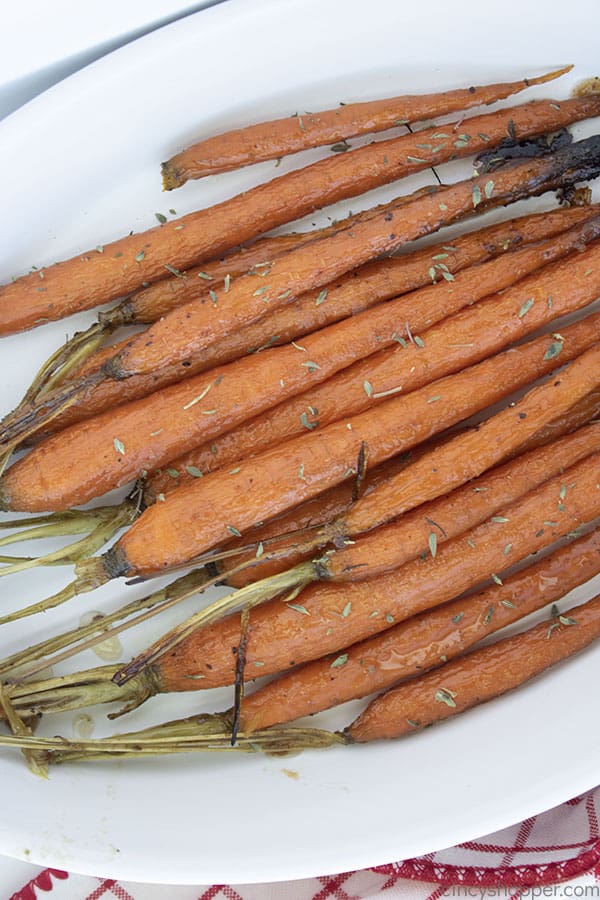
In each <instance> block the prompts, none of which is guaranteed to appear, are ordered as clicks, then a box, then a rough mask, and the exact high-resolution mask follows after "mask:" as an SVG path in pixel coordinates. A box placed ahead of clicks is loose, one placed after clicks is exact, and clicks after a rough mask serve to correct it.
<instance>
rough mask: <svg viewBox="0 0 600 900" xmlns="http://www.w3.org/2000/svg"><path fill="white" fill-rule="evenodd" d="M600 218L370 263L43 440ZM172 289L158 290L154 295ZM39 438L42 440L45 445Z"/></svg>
mask: <svg viewBox="0 0 600 900" xmlns="http://www.w3.org/2000/svg"><path fill="white" fill-rule="evenodd" d="M597 213H598V206H589V207H567V208H564V209H557V210H551V211H549V212H545V213H537V214H535V215H531V216H524V217H522V218H520V219H515V220H509V221H508V222H501V223H499V224H498V225H492V226H489V227H487V228H484V229H481V230H480V231H475V232H472V233H469V234H464V235H461V236H460V237H457V238H456V239H454V240H453V242H452V245H451V246H450V245H448V244H444V243H440V244H436V245H434V246H432V247H427V248H424V249H422V250H418V251H415V252H413V253H411V254H406V255H403V256H401V257H396V258H394V259H390V260H379V261H377V262H373V263H367V264H366V265H365V266H362V267H361V268H360V269H357V270H355V271H354V272H351V273H349V274H348V275H345V276H343V277H342V278H341V279H339V280H338V281H336V282H335V283H333V284H331V285H328V287H327V289H326V290H327V293H326V295H324V291H323V290H318V291H311V292H309V293H307V294H303V295H302V296H300V297H299V298H298V300H297V301H296V302H295V303H292V304H289V305H287V306H284V307H282V308H281V309H279V310H276V311H275V312H274V313H273V314H272V315H271V316H268V317H266V318H264V319H260V320H259V321H258V322H256V323H255V324H254V325H250V326H248V327H247V328H244V329H241V330H240V331H235V332H232V333H231V334H230V335H228V336H227V337H226V338H224V339H223V340H221V341H217V342H215V343H214V344H212V345H211V346H210V347H207V348H205V349H204V350H203V351H202V352H201V353H198V354H194V355H193V356H192V357H191V358H190V359H189V360H188V361H187V363H188V365H186V366H185V367H184V368H183V367H182V366H180V365H179V364H176V365H173V366H167V367H166V368H164V369H161V370H159V371H156V372H152V373H150V374H148V375H139V376H133V377H132V378H128V379H126V381H123V382H114V381H104V382H102V383H101V384H99V385H97V386H91V387H89V388H88V389H87V390H86V391H85V392H83V393H82V395H81V398H80V399H79V401H78V402H77V403H73V404H72V405H71V406H68V407H67V408H66V409H65V410H64V411H63V412H62V413H61V414H60V415H59V416H57V417H56V418H55V419H53V420H52V421H51V422H50V423H48V425H47V426H46V428H45V429H44V432H43V435H42V436H44V435H45V436H47V435H48V434H50V433H55V432H56V431H60V430H61V429H62V428H65V427H66V426H67V425H72V424H74V423H75V422H79V421H83V419H87V418H91V416H93V415H96V414H97V413H99V412H103V411H104V410H105V409H110V408H113V407H115V406H117V405H120V404H122V403H126V402H129V401H130V400H137V399H139V398H140V397H145V396H147V395H148V394H150V393H153V392H154V391H157V390H160V389H161V388H162V387H167V386H168V385H170V384H173V383H175V382H177V381H180V380H181V379H182V377H184V376H185V377H190V376H192V375H196V374H199V373H201V372H205V371H207V370H208V369H210V368H212V367H213V366H216V365H223V364H224V363H228V362H232V361H233V360H235V359H239V357H241V356H244V355H246V354H248V353H252V352H255V351H256V350H257V349H259V348H263V349H264V348H265V347H271V346H276V345H281V344H284V343H287V342H288V341H291V340H295V339H296V338H298V337H301V336H303V335H305V334H308V333H310V332H311V331H315V330H316V329H318V328H323V327H325V326H326V325H331V324H333V323H334V322H337V321H339V320H340V319H343V318H346V317H347V316H349V315H357V314H358V313H360V312H362V311H363V310H365V309H367V308H369V307H370V306H372V305H374V304H375V303H377V302H379V301H381V300H388V299H390V298H391V297H394V296H399V295H400V294H404V293H407V292H408V291H412V290H416V289H417V288H419V287H422V286H423V285H425V284H427V283H428V282H429V281H430V280H435V282H436V283H437V284H442V285H443V284H444V283H445V280H450V278H449V276H451V275H453V274H454V275H455V274H456V273H458V272H459V271H461V270H462V269H464V268H466V267H467V266H469V265H473V264H474V263H478V262H481V261H483V260H486V259H489V258H490V257H495V256H498V255H501V254H503V253H505V252H508V251H511V250H513V249H515V248H516V247H519V246H521V245H523V244H525V243H527V244H529V243H535V242H537V241H538V240H545V239H548V238H551V237H554V236H555V235H557V234H559V233H560V232H562V231H565V230H566V229H568V228H569V227H574V226H576V225H577V224H578V223H580V222H584V221H586V220H588V219H591V218H593V217H594V216H595V215H597ZM205 268H208V266H205ZM174 281H176V282H177V284H180V283H181V282H182V280H181V279H174ZM169 283H170V282H159V283H158V285H155V286H153V288H154V289H156V288H158V286H159V285H167V284H169ZM148 290H150V289H148ZM140 295H141V292H140V294H138V295H137V297H136V298H131V300H130V301H128V303H129V305H130V306H131V307H134V308H135V310H136V312H135V317H136V321H144V319H140V318H139V317H140V315H142V316H146V317H147V319H146V320H147V321H155V320H156V318H158V316H157V315H156V313H157V310H158V309H160V308H162V305H163V304H162V302H161V303H159V304H158V305H154V304H152V305H151V304H148V305H146V304H144V311H143V312H140V310H139V304H138V302H137V301H138V299H139V297H140ZM132 314H133V313H130V315H132ZM128 340H129V338H127V339H126V340H125V341H123V342H122V343H121V344H117V345H115V346H114V347H106V348H103V349H102V350H99V351H97V352H96V353H95V354H93V355H92V356H90V358H89V359H88V360H87V361H86V362H85V363H84V364H83V365H81V366H80V367H79V368H78V370H77V375H78V376H84V375H87V374H89V373H91V372H94V371H95V370H97V369H98V368H100V366H101V365H102V364H103V363H104V362H105V361H106V360H108V359H109V358H110V357H111V356H112V355H114V354H115V353H117V352H119V350H120V348H121V347H124V346H125V345H126V343H127V341H128ZM39 437H40V435H37V438H38V439H39Z"/></svg>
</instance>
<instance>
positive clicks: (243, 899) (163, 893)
mask: <svg viewBox="0 0 600 900" xmlns="http://www.w3.org/2000/svg"><path fill="white" fill-rule="evenodd" d="M599 813H600V787H599V788H597V789H596V790H595V791H592V792H590V793H589V794H586V795H584V796H583V797H578V798H576V799H575V800H571V801H569V802H568V803H564V804H563V805H562V806H559V807H557V808H556V809H553V810H550V811H548V812H545V813H542V814H541V815H539V816H535V817H533V818H531V819H527V820H526V821H525V822H521V823H520V824H518V825H513V826H511V827H510V828H506V829H504V830H503V831H499V832H497V833H496V834H493V835H489V836H487V837H484V838H481V839H480V840H477V841H470V842H468V843H466V844H460V845H459V846H457V847H452V848H450V849H448V850H441V851H439V852H437V853H431V854H428V855H427V856H421V857H419V858H416V859H408V860H402V861H401V862H396V863H390V864H389V865H385V866H378V867H376V868H373V869H364V870H362V871H359V872H344V873H343V874H341V875H330V876H322V877H319V878H307V879H304V880H302V881H289V882H280V883H277V884H252V885H196V886H194V887H175V886H171V887H169V886H166V885H161V886H152V885H142V884H132V883H128V882H121V881H116V880H114V879H111V878H90V877H87V876H81V875H70V874H68V873H67V872H62V871H60V870H58V869H36V868H34V867H33V866H28V865H27V864H25V863H19V862H15V861H13V860H8V859H2V858H0V900H45V898H47V900H330V898H331V900H359V898H361V900H369V898H371V900H372V898H375V897H382V898H386V900H394V898H399V897H402V898H404V900H438V898H443V897H448V898H450V897H475V898H479V900H487V898H489V897H496V898H498V897H502V898H506V900H508V898H511V900H512V898H515V900H516V898H521V897H532V898H538V897H573V898H577V897H583V898H586V897H590V898H591V897H599V898H600V832H599V829H598V816H599Z"/></svg>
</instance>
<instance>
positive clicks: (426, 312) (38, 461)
mask: <svg viewBox="0 0 600 900" xmlns="http://www.w3.org/2000/svg"><path fill="white" fill-rule="evenodd" d="M599 227H600V219H598V218H596V219H592V220H591V221H590V222H584V223H583V224H582V225H577V226H575V228H574V229H570V230H569V231H568V232H565V233H564V234H563V235H559V236H557V237H556V238H554V240H553V241H552V242H551V243H549V244H545V243H544V244H540V245H534V246H533V247H531V248H529V247H524V248H522V249H521V250H518V251H515V253H514V254H513V257H514V258H511V259H509V258H508V257H506V256H504V257H501V258H499V259H497V260H492V261H491V262H488V263H485V264H482V265H481V266H480V267H478V269H468V270H466V271H464V272H463V273H461V274H458V275H457V276H456V280H454V281H449V282H444V284H442V285H430V286H429V287H428V288H422V289H420V290H419V291H418V292H416V293H414V294H409V295H407V296H405V297H403V298H400V299H398V300H396V301H391V302H389V303H387V304H384V305H381V306H379V307H376V308H375V309H371V310H368V311H365V312H363V313H362V314H360V315H358V316H356V317H354V318H351V319H346V320H344V321H343V322H340V323H337V324H335V325H332V326H329V327H328V328H325V329H322V330H321V331H319V332H315V333H313V334H312V335H310V336H308V337H307V338H305V339H303V341H304V342H303V344H302V345H299V344H296V343H292V344H291V345H289V346H287V347H279V348H273V349H270V350H267V351H265V352H264V353H262V354H258V355H254V356H250V357H246V358H245V359H242V360H238V361H237V362H235V363H232V364H230V365H229V366H224V367H221V368H219V369H214V370H212V371H211V372H210V374H209V375H207V376H204V375H201V376H196V377H194V378H191V379H188V380H186V381H183V382H181V383H180V384H178V385H173V386H172V387H170V388H168V389H166V390H164V391H162V392H160V393H155V394H152V395H151V396H149V397H147V398H145V399H143V400H140V401H135V402H134V403H131V404H129V405H127V406H122V407H121V408H120V410H119V413H118V414H117V415H115V414H114V413H113V411H112V410H110V411H108V412H106V413H104V414H102V415H101V416H99V417H96V418H95V419H90V420H87V421H85V422H83V423H82V424H80V425H77V426H73V427H72V428H70V429H68V430H66V431H63V432H61V433H60V434H58V435H57V436H55V437H53V438H50V439H49V440H48V441H46V442H45V443H43V444H41V445H40V446H39V447H37V448H36V449H35V450H34V451H32V453H30V454H29V456H27V457H25V458H24V459H22V460H21V461H20V462H18V463H16V464H15V465H14V466H13V467H12V468H11V469H9V470H8V472H7V473H6V475H5V477H4V480H3V483H2V489H1V497H2V500H0V505H2V504H4V505H5V506H9V505H10V508H12V509H19V510H24V509H28V510H31V511H35V510H39V509H42V508H44V509H48V508H49V509H54V510H56V509H65V508H67V507H68V506H72V505H77V504H80V503H85V502H87V501H88V500H89V499H91V498H92V497H94V496H98V495H99V494H102V493H104V492H105V491H107V490H110V489H111V488H114V487H116V486H118V485H120V484H124V483H126V482H127V481H129V480H130V479H131V478H135V477H136V476H137V475H138V474H139V472H140V471H141V470H148V469H150V468H152V467H156V466H160V465H162V464H164V463H167V462H168V461H169V460H172V459H173V458H174V457H176V456H177V455H178V454H179V453H180V452H181V450H182V449H183V448H184V447H186V446H189V445H190V444H191V445H192V446H193V445H194V444H199V443H201V442H203V441H204V440H206V439H212V438H214V437H216V436H218V435H219V434H222V433H223V432H227V431H229V430H230V429H231V428H232V427H234V426H235V425H237V424H238V423H239V422H243V421H244V420H247V419H249V418H251V417H252V416H253V415H254V414H256V413H262V412H264V411H265V410H266V409H269V408H270V407H271V406H272V405H273V404H274V402H275V401H276V400H277V399H280V400H283V399H285V398H288V397H292V396H294V395H295V394H298V393H299V392H301V391H302V390H303V389H305V386H306V384H307V383H308V384H320V383H321V382H323V381H324V379H326V378H327V377H328V376H329V375H331V374H333V373H335V372H337V371H339V370H340V369H343V368H344V367H346V366H348V365H349V364H350V362H352V360H353V359H356V358H360V357H363V356H368V355H369V354H373V353H375V351H377V350H378V349H379V348H381V347H385V346H386V345H387V346H389V345H395V346H398V345H397V344H396V341H397V340H402V341H403V337H402V336H403V335H407V331H408V334H410V333H411V331H410V329H411V328H413V329H414V330H415V332H416V331H419V332H420V331H421V329H422V328H427V326H428V325H430V324H431V323H432V322H436V321H439V320H440V319H441V318H443V317H444V316H445V315H448V314H449V313H451V312H453V311H454V310H457V309H460V308H461V307H464V306H465V305H466V304H467V303H471V302H473V301H474V300H476V299H478V298H479V297H481V296H485V295H486V294H488V293H489V292H490V291H491V290H492V289H494V288H498V287H506V286H508V285H509V284H510V283H512V281H513V279H514V277H515V276H516V277H518V276H519V275H523V274H525V273H527V272H528V271H531V270H532V269H533V268H535V267H539V266H540V265H541V264H542V263H543V262H545V261H546V260H547V259H551V258H553V257H558V256H560V255H563V254H564V253H565V252H567V251H568V250H569V249H571V248H573V247H574V246H581V245H582V244H583V242H584V241H585V240H588V239H593V238H595V237H596V235H597V234H598V230H599ZM595 262H598V263H599V264H598V265H597V266H596V268H597V270H598V271H597V274H596V275H595V274H594V271H593V268H594V265H595ZM590 269H592V273H591V275H590ZM584 273H585V274H584ZM561 285H562V286H563V287H562V288H561ZM550 290H552V292H553V294H554V295H555V300H554V303H553V306H552V308H551V309H550V308H549V307H548V304H547V303H546V297H547V295H548V294H549V292H550ZM598 290H600V243H598V242H596V243H595V244H594V245H593V246H592V247H591V248H590V249H589V251H588V252H587V253H583V254H581V255H579V254H578V255H577V258H576V259H574V260H573V261H571V262H570V264H568V265H567V262H566V261H565V263H564V264H563V265H562V268H560V267H559V264H555V265H553V266H549V267H546V268H545V269H543V270H542V272H541V273H540V274H539V276H537V277H536V279H535V280H534V279H533V278H529V279H527V280H526V281H525V282H524V283H523V285H522V287H520V288H517V290H516V292H515V293H514V295H513V292H511V293H510V294H509V295H507V296H506V297H500V298H498V300H497V302H496V303H494V304H492V308H491V309H490V312H489V315H488V316H487V320H486V319H485V317H484V318H483V319H482V318H481V317H477V316H475V313H474V310H475V307H473V308H471V309H470V310H469V314H468V316H467V320H466V322H465V323H464V325H463V323H462V322H461V323H459V324H458V325H457V327H456V328H454V327H453V325H452V320H448V322H447V325H448V328H449V329H450V330H449V332H448V331H444V330H443V327H442V330H441V332H440V333H439V335H438V334H436V335H435V337H434V339H433V340H432V351H431V353H430V352H429V351H428V350H425V351H424V352H422V351H421V350H420V349H419V348H418V347H412V348H411V350H406V351H405V350H402V348H401V347H400V346H398V350H397V351H395V352H387V353H384V354H383V356H382V354H381V352H380V353H379V354H378V355H377V356H376V357H375V359H374V360H373V362H372V363H370V362H368V361H367V362H365V364H364V366H363V367H362V368H360V366H359V371H358V373H356V372H354V371H353V370H354V369H355V368H356V367H353V370H352V371H351V374H349V375H348V377H347V378H342V381H341V383H340V384H339V385H338V384H337V382H334V383H333V384H332V385H331V386H327V387H326V388H325V391H324V394H323V392H320V393H318V394H316V395H315V398H314V400H313V399H312V396H310V397H309V398H308V400H307V398H306V397H305V396H303V397H302V398H301V399H300V400H298V401H297V402H296V403H295V404H293V406H292V408H291V409H290V411H289V412H288V411H287V410H286V411H285V412H286V414H283V415H282V413H283V412H284V411H283V410H282V409H281V407H278V408H277V409H276V410H275V413H274V414H270V415H269V416H268V417H267V419H266V420H264V425H263V421H262V420H261V422H260V430H261V436H262V435H264V434H265V433H266V434H268V435H270V438H269V439H268V443H269V442H270V443H274V442H280V441H282V440H283V439H285V438H286V437H288V436H293V435H294V434H297V433H298V431H302V430H304V429H303V426H305V427H306V428H309V429H310V428H311V427H313V424H314V416H312V415H310V413H309V412H307V410H310V408H318V409H320V410H322V414H323V417H324V420H325V421H327V420H329V421H331V420H334V419H338V418H340V417H341V416H343V415H344V414H347V413H350V412H359V411H361V409H364V408H365V407H367V406H369V405H370V404H371V395H372V394H373V392H374V391H375V399H377V396H378V395H379V394H382V395H383V396H385V395H386V394H387V392H388V391H389V390H397V385H398V381H399V380H400V381H401V383H402V386H403V389H404V390H405V391H409V390H411V389H413V388H415V387H420V386H422V385H423V384H426V383H428V382H430V381H432V380H434V379H435V378H437V377H440V376H441V375H444V374H448V373H449V372H452V371H456V370H457V369H459V368H461V367H463V366H464V365H465V364H468V363H469V362H474V361H477V360H479V359H481V358H482V357H484V356H487V355H489V354H490V353H492V352H493V351H494V350H497V349H500V348H501V347H502V346H506V344H507V343H509V342H510V340H511V339H514V337H516V336H519V337H520V336H523V335H525V334H527V333H528V332H530V331H532V330H534V329H535V328H537V327H539V326H540V325H541V324H543V323H544V322H546V321H548V320H550V319H552V318H554V317H555V316H556V315H560V314H561V313H562V312H564V311H572V310H573V309H575V308H577V307H578V306H581V305H583V304H585V303H588V302H590V301H591V300H592V299H594V298H595V296H596V295H597V292H598ZM532 293H533V295H534V296H535V297H541V298H543V300H542V302H540V303H538V304H537V306H536V308H535V309H532V310H531V313H530V314H529V315H528V316H524V315H522V314H521V311H522V309H523V308H524V307H523V304H530V305H532V304H531V300H530V297H531V295H532ZM487 302H490V301H487ZM473 318H475V320H476V324H475V327H476V329H477V335H478V334H479V330H480V326H481V324H482V322H483V324H484V325H487V324H488V323H489V324H490V328H489V330H486V334H485V337H483V336H482V337H481V338H480V339H479V340H478V344H477V346H475V347H473V346H472V344H471V343H470V342H471V341H472V340H473V338H472V336H471V334H470V332H469V329H468V327H467V326H468V323H469V322H470V321H471V320H472V319H473ZM407 322H410V323H411V324H410V326H407V324H406V323H407ZM465 331H466V332H467V337H466V338H465V336H464V332H465ZM428 334H429V332H426V336H425V341H426V343H427V344H428V343H429V337H428ZM419 340H420V339H419ZM422 343H423V342H422V341H421V344H422ZM453 343H454V344H455V345H456V347H455V348H454V349H449V347H448V345H449V344H453ZM430 357H431V358H430ZM434 359H435V362H434ZM363 370H364V371H363ZM365 373H366V374H365ZM357 375H358V378H357V377H356V376H357ZM369 379H370V380H369ZM386 379H387V380H386ZM380 382H381V385H382V386H381V387H380ZM370 384H374V385H375V388H374V389H372V390H371V391H367V389H366V388H365V387H364V386H365V385H370ZM340 389H341V390H342V392H343V393H344V394H346V397H345V400H344V403H342V404H341V407H340V401H339V390H340ZM365 392H366V393H365ZM205 398H206V399H205ZM321 401H322V402H321ZM344 404H345V405H344ZM327 407H329V409H328V408H327ZM329 410H331V411H330V412H329ZM328 413H329V414H328ZM308 416H310V418H308ZM286 429H287V433H286ZM242 435H243V437H244V438H245V437H246V432H242ZM250 435H252V430H251V429H250ZM230 446H232V447H233V457H234V458H237V457H238V456H242V455H245V454H247V453H249V452H256V449H257V448H256V441H254V446H253V444H252V440H251V439H250V438H249V439H248V443H247V445H246V446H244V443H242V444H240V443H239V442H237V443H234V444H230ZM263 446H264V445H263ZM258 449H261V447H260V444H259V445H258ZM244 451H245V453H244ZM205 455H206V454H205ZM209 458H210V456H209ZM73 459H78V460H80V464H79V466H78V467H74V466H73V465H72V464H69V463H72V461H73ZM195 467H197V463H195V462H185V461H184V462H183V465H182V470H183V471H186V472H188V473H189V471H190V469H191V471H192V474H193V473H194V471H195ZM169 471H170V472H172V471H179V468H178V466H177V465H176V466H175V467H172V466H169ZM167 477H168V476H167ZM189 477H192V476H191V475H190V476H189ZM162 492H163V491H162V487H160V486H159V489H158V490H157V491H155V493H156V494H160V493H162ZM41 504H46V505H45V506H44V507H42V505H41Z"/></svg>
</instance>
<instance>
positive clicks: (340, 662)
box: [330, 653, 348, 669]
mask: <svg viewBox="0 0 600 900" xmlns="http://www.w3.org/2000/svg"><path fill="white" fill-rule="evenodd" d="M347 662H348V654H347V653H342V655H341V656H338V657H337V659H334V661H333V662H332V663H331V667H330V668H332V669H339V667H340V666H345V665H346V663H347Z"/></svg>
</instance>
